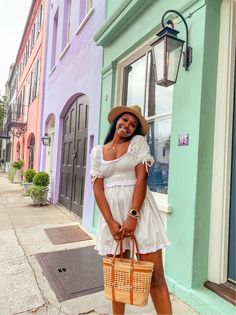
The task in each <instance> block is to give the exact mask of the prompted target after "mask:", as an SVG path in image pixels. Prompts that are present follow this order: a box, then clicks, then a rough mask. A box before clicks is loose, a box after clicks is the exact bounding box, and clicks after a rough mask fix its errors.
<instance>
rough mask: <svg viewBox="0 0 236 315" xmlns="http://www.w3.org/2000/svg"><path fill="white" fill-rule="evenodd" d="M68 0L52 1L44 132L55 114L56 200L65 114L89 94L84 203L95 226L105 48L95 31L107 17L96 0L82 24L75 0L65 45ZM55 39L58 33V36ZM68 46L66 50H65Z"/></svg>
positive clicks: (85, 219) (86, 216) (86, 215)
mask: <svg viewBox="0 0 236 315" xmlns="http://www.w3.org/2000/svg"><path fill="white" fill-rule="evenodd" d="M64 3H65V1H59V0H55V1H51V4H50V5H49V7H50V9H49V29H48V38H47V42H48V47H47V64H46V77H45V90H44V109H43V119H42V126H43V130H42V135H43V134H44V133H45V132H46V131H47V120H48V117H49V115H50V114H52V113H53V114H54V115H55V138H54V146H53V170H52V203H57V202H58V198H59V182H60V167H61V150H62V132H63V118H64V116H65V114H66V112H67V110H68V109H69V107H70V105H71V104H72V102H73V100H74V99H75V98H77V97H78V96H79V95H83V94H85V95H87V96H88V98H89V118H88V145H87V163H86V181H85V192H84V205H83V209H84V211H83V225H84V226H85V227H87V228H88V229H91V228H92V222H93V206H94V199H93V195H92V194H91V183H90V174H89V170H90V151H91V147H92V146H93V145H94V144H96V143H97V142H98V132H99V116H100V87H101V67H102V48H101V47H96V45H95V43H94V40H93V34H94V33H95V30H96V29H98V27H99V26H100V25H101V24H102V22H103V20H104V14H105V13H104V11H105V7H104V5H105V4H104V2H103V1H99V0H94V1H93V10H92V12H90V15H89V16H87V18H86V21H83V23H82V24H81V20H80V11H79V10H80V8H79V3H80V1H77V0H72V8H71V32H70V34H71V37H70V41H69V44H68V45H67V47H66V49H65V50H64V48H65V47H63V12H64ZM56 12H58V30H57V41H56V42H57V44H56V51H55V67H52V65H51V60H52V50H53V47H52V45H53V44H52V43H53V24H54V17H55V15H56ZM54 40H55V37H54ZM63 50H64V52H63ZM41 153H42V154H41V169H44V168H45V147H41Z"/></svg>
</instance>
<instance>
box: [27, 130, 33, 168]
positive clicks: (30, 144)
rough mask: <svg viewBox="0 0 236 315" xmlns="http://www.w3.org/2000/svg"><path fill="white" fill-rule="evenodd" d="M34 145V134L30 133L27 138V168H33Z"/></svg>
mask: <svg viewBox="0 0 236 315" xmlns="http://www.w3.org/2000/svg"><path fill="white" fill-rule="evenodd" d="M34 146H35V137H34V134H30V136H29V138H28V147H27V148H28V157H29V159H28V168H34Z"/></svg>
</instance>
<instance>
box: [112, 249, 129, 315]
mask: <svg viewBox="0 0 236 315" xmlns="http://www.w3.org/2000/svg"><path fill="white" fill-rule="evenodd" d="M123 256H124V258H129V257H130V251H129V250H127V251H125V252H124V253H123ZM117 257H120V255H118V256H117ZM112 313H113V315H123V314H124V313H125V304H124V303H121V302H115V301H112Z"/></svg>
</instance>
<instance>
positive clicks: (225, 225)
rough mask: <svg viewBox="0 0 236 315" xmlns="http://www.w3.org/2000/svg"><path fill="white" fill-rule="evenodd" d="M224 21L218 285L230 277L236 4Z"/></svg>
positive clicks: (214, 219) (213, 260)
mask: <svg viewBox="0 0 236 315" xmlns="http://www.w3.org/2000/svg"><path fill="white" fill-rule="evenodd" d="M220 21H221V22H220V38H219V54H218V75H217V93H216V112H215V131H214V133H215V134H214V151H213V152H214V155H213V174H212V196H211V219H210V240H209V257H208V280H210V281H212V282H215V283H218V284H220V283H225V282H226V281H227V273H228V241H229V239H228V232H229V210H230V179H231V155H232V130H233V102H234V70H235V69H234V66H235V49H236V48H235V47H236V0H224V1H223V2H222V4H221V19H220ZM225 34H227V36H225Z"/></svg>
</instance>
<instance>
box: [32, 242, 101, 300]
mask: <svg viewBox="0 0 236 315" xmlns="http://www.w3.org/2000/svg"><path fill="white" fill-rule="evenodd" d="M36 259H37V260H38V262H39V264H40V266H41V268H42V270H43V273H44V275H45V277H46V278H47V280H48V282H49V284H50V287H51V288H52V290H53V291H54V292H55V294H56V297H57V299H58V301H59V302H63V301H65V300H69V299H73V298H75V297H79V296H83V295H88V294H92V293H95V292H98V291H102V290H103V270H102V257H101V256H99V255H98V254H97V252H96V251H95V250H94V247H93V246H89V247H83V248H78V249H70V250H65V251H58V252H51V253H44V254H37V255H36Z"/></svg>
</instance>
